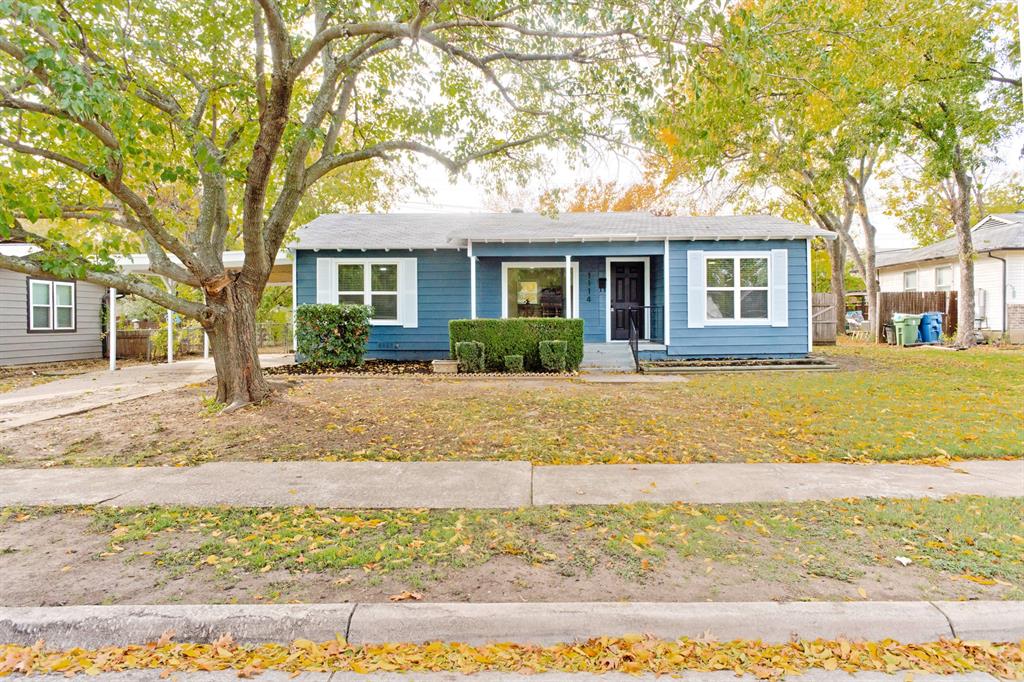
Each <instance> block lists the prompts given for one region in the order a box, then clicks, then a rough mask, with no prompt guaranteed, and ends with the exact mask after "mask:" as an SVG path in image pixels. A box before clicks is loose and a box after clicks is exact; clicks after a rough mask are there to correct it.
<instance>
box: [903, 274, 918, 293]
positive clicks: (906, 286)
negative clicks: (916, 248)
mask: <svg viewBox="0 0 1024 682" xmlns="http://www.w3.org/2000/svg"><path fill="white" fill-rule="evenodd" d="M903 291H917V270H907V271H906V272H904V273H903Z"/></svg>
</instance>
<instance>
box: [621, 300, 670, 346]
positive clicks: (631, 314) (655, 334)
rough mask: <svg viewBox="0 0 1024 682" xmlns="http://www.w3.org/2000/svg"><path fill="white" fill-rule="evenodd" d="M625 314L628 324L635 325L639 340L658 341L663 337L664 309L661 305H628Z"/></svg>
mask: <svg viewBox="0 0 1024 682" xmlns="http://www.w3.org/2000/svg"><path fill="white" fill-rule="evenodd" d="M626 316H627V317H628V318H629V323H630V325H631V326H635V327H636V329H637V334H639V338H640V340H641V341H653V342H656V343H660V342H661V341H662V340H663V339H664V338H665V309H664V308H663V307H662V306H660V305H642V306H629V307H628V308H626ZM631 333H632V332H631Z"/></svg>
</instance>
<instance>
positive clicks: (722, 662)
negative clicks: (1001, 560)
mask: <svg viewBox="0 0 1024 682" xmlns="http://www.w3.org/2000/svg"><path fill="white" fill-rule="evenodd" d="M815 668H817V669H824V670H830V671H831V670H842V671H846V672H851V673H852V672H860V671H881V672H887V673H895V672H903V671H907V672H922V673H939V674H952V673H965V672H986V673H989V674H992V675H995V676H997V677H1000V678H1004V679H1024V653H1022V649H1021V644H1020V643H1005V644H993V643H987V642H967V641H960V640H942V641H939V642H930V643H924V644H901V643H899V642H895V641H892V640H884V641H879V642H851V641H848V640H836V641H827V640H814V641H797V642H789V643H786V644H774V645H768V644H762V643H760V642H754V641H746V640H737V641H732V642H714V641H705V640H689V639H680V640H678V641H664V640H658V639H653V638H649V637H642V636H639V635H637V636H626V637H621V638H612V637H602V638H598V639H592V640H590V641H588V642H584V643H581V644H572V645H555V646H544V647H541V646H526V645H518V644H507V643H506V644H492V645H486V646H470V645H466V644H459V643H444V642H430V643H427V644H400V643H386V644H374V645H364V646H355V645H351V644H348V643H346V642H345V641H344V640H342V639H340V638H339V639H337V640H334V641H329V642H319V643H318V642H312V641H310V640H304V639H298V640H295V641H294V642H292V643H291V644H290V645H280V644H262V645H258V646H242V645H239V644H237V643H235V642H234V641H233V640H232V639H231V638H230V637H222V638H221V639H219V640H217V641H216V642H214V643H212V644H194V643H184V642H183V643H166V642H154V643H151V644H148V645H144V646H127V647H110V648H104V649H98V650H86V649H70V650H66V651H53V650H47V649H45V648H44V646H43V643H42V642H40V643H37V644H36V645H35V646H31V647H27V646H15V645H0V676H5V675H10V674H13V673H22V674H31V673H37V674H40V673H63V674H65V675H73V674H75V673H86V674H97V673H101V672H119V671H124V670H139V669H149V670H157V669H159V670H164V671H165V672H167V673H174V672H195V671H202V672H209V671H214V670H237V671H239V673H240V675H241V676H243V677H251V676H253V675H255V674H257V673H258V672H260V671H264V670H281V671H286V672H296V673H297V672H304V671H318V672H326V671H352V672H356V673H375V672H393V671H402V672H427V671H452V672H460V673H474V672H483V671H501V672H515V673H523V674H527V673H536V672H543V671H562V672H592V673H603V672H613V671H614V672H624V673H678V672H683V671H700V672H710V671H725V670H728V671H732V672H734V673H736V674H742V673H750V674H753V675H755V676H757V677H758V678H761V679H773V678H776V679H777V678H780V677H782V676H784V675H786V674H789V673H795V674H799V673H801V672H803V671H806V670H810V669H815Z"/></svg>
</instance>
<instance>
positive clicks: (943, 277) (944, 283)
mask: <svg viewBox="0 0 1024 682" xmlns="http://www.w3.org/2000/svg"><path fill="white" fill-rule="evenodd" d="M952 288H953V266H952V265H946V266H943V267H938V268H935V289H936V290H938V291H948V290H950V289H952Z"/></svg>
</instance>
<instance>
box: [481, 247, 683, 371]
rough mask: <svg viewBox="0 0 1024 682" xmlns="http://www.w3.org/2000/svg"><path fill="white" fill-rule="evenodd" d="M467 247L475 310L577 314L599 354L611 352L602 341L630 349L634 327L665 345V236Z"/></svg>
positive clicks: (648, 342)
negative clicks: (641, 239)
mask: <svg viewBox="0 0 1024 682" xmlns="http://www.w3.org/2000/svg"><path fill="white" fill-rule="evenodd" d="M468 255H469V260H470V291H471V301H470V309H471V316H472V317H480V318H515V317H577V318H580V319H582V320H583V321H584V341H585V342H586V343H587V344H588V345H593V347H594V350H593V351H592V353H593V354H594V357H595V358H597V357H603V356H607V355H608V353H614V351H611V350H608V351H605V352H602V351H601V350H600V349H603V348H604V346H605V344H608V345H609V346H622V352H623V353H625V354H626V355H629V347H628V343H627V342H628V341H629V339H630V334H631V327H635V333H636V334H637V335H638V336H639V338H640V339H641V341H642V342H644V346H645V348H650V347H651V346H652V345H654V347H655V348H656V349H661V350H664V342H665V330H666V329H667V328H668V324H667V322H668V320H667V319H666V317H667V315H666V307H665V303H666V295H665V292H666V289H667V287H666V283H667V272H666V269H665V266H664V264H665V244H664V243H661V242H625V243H623V242H603V243H590V242H584V243H562V244H560V243H554V242H552V243H531V244H523V243H510V244H499V243H481V244H478V243H471V244H470V248H469V249H468ZM614 354H615V355H616V356H618V355H621V353H614ZM584 362H585V363H586V360H585V361H584Z"/></svg>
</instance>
